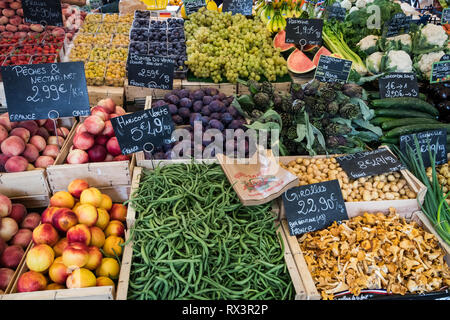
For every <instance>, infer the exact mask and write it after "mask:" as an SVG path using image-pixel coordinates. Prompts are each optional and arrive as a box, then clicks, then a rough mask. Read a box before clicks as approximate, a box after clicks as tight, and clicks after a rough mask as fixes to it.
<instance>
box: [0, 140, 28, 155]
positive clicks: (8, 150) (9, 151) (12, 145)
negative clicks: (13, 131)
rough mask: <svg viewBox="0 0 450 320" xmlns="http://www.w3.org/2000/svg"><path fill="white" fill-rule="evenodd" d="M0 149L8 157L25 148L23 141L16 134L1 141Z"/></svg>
mask: <svg viewBox="0 0 450 320" xmlns="http://www.w3.org/2000/svg"><path fill="white" fill-rule="evenodd" d="M0 149H1V150H2V152H3V153H4V154H5V155H7V156H8V157H12V156H18V155H20V154H22V152H23V151H24V150H25V142H24V141H23V140H22V139H21V138H19V137H17V136H10V137H8V138H6V139H5V140H4V141H3V142H2V144H1V146H0Z"/></svg>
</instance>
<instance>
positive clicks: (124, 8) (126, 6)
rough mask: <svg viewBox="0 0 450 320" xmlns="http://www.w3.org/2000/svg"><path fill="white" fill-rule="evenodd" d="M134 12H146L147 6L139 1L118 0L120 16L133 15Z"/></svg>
mask: <svg viewBox="0 0 450 320" xmlns="http://www.w3.org/2000/svg"><path fill="white" fill-rule="evenodd" d="M136 10H147V5H146V4H145V3H143V2H142V1H140V0H120V2H119V12H120V14H127V13H134V12H135V11H136Z"/></svg>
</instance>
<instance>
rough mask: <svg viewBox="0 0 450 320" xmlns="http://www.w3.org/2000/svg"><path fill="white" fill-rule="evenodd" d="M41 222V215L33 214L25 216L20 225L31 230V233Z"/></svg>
mask: <svg viewBox="0 0 450 320" xmlns="http://www.w3.org/2000/svg"><path fill="white" fill-rule="evenodd" d="M40 222H41V215H40V214H39V213H36V212H31V213H29V214H27V215H26V216H25V219H23V221H22V223H21V224H20V227H21V228H25V229H30V230H31V231H33V230H34V228H36V227H37V226H38V225H39V223H40Z"/></svg>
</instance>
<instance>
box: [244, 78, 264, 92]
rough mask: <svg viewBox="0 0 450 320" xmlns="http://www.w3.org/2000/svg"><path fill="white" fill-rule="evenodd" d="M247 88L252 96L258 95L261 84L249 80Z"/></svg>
mask: <svg viewBox="0 0 450 320" xmlns="http://www.w3.org/2000/svg"><path fill="white" fill-rule="evenodd" d="M247 87H248V89H249V91H250V92H251V93H252V94H255V93H258V92H259V91H261V84H260V83H258V81H255V80H248V81H247Z"/></svg>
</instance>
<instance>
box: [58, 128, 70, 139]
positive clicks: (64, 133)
mask: <svg viewBox="0 0 450 320" xmlns="http://www.w3.org/2000/svg"><path fill="white" fill-rule="evenodd" d="M58 130H60V131H61V133H59V132H58V134H59V135H61V137H64V138H67V136H68V135H69V133H70V130H69V129H67V128H66V127H61V128H59V129H58Z"/></svg>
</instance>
